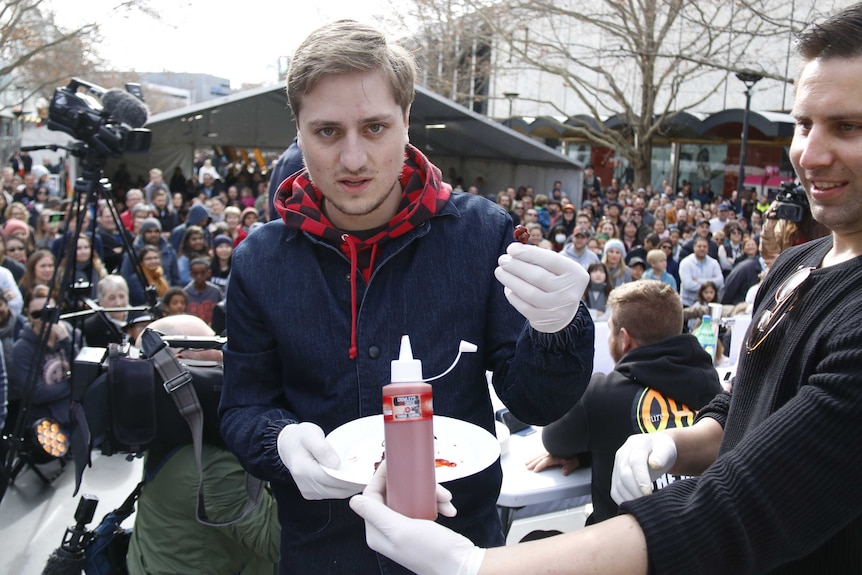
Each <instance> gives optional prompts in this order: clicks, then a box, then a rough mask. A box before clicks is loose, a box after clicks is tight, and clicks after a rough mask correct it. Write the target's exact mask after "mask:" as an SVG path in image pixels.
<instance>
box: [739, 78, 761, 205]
mask: <svg viewBox="0 0 862 575" xmlns="http://www.w3.org/2000/svg"><path fill="white" fill-rule="evenodd" d="M736 77H737V78H739V80H740V81H741V82H742V83H743V84H745V111H744V112H743V114H742V145H741V146H740V149H739V181H738V182H737V183H736V192H737V197H738V198H739V200H740V201H742V192H743V190H744V189H745V161H746V156H747V155H748V114H749V112H750V111H751V89H752V88H754V85H755V84H757V83H758V82H759V81H760V80H762V79H763V76H761V75H760V74H756V73H754V72H739V73H737V74H736Z"/></svg>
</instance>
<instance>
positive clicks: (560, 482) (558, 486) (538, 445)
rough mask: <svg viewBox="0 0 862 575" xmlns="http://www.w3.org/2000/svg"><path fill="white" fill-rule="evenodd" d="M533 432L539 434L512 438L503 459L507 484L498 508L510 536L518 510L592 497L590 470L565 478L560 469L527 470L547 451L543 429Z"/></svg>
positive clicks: (504, 530) (499, 498) (501, 493)
mask: <svg viewBox="0 0 862 575" xmlns="http://www.w3.org/2000/svg"><path fill="white" fill-rule="evenodd" d="M533 429H534V430H535V431H534V432H533V433H531V434H530V435H519V434H513V435H511V436H510V437H509V450H508V452H507V453H505V454H504V455H503V457H502V458H501V459H500V464H501V465H502V467H503V485H502V487H501V488H500V496H499V497H498V498H497V507H498V508H499V510H500V518H501V520H502V522H503V533H504V534H506V535H508V533H509V528H510V527H511V526H512V521H514V516H515V511H517V510H518V509H521V508H523V507H526V506H528V505H537V504H542V503H551V502H555V501H561V500H563V499H570V498H574V497H589V495H590V481H591V477H592V473H591V471H590V468H585V469H576V470H575V471H573V472H572V473H570V474H569V475H567V476H564V475H563V473H562V472H561V471H560V468H559V467H554V468H552V469H546V470H544V471H541V472H539V473H536V472H534V471H530V470H529V469H527V467H526V465H525V464H526V463H527V461H529V460H530V459H532V458H533V457H534V456H536V455H538V454H539V453H541V452H542V451H543V449H544V448H543V447H542V431H541V429H540V428H538V427H533Z"/></svg>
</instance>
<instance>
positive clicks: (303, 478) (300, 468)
mask: <svg viewBox="0 0 862 575" xmlns="http://www.w3.org/2000/svg"><path fill="white" fill-rule="evenodd" d="M277 445H278V455H279V457H281V460H282V462H284V466H285V467H287V469H288V471H290V474H291V476H293V480H294V481H295V482H296V486H297V487H299V492H300V493H301V494H302V496H303V497H304V498H306V499H312V500H314V499H344V498H345V497H350V496H351V495H355V494H356V493H357V492H358V491H359V490H360V489H361V488H362V486H360V485H357V484H355V483H348V482H346V481H342V480H340V479H336V478H335V477H332V476H331V475H329V474H328V473H326V472H325V471H324V470H323V469H322V468H321V465H325V466H326V467H331V468H333V469H338V468H339V467H341V459H339V457H338V453H336V452H335V449H333V448H332V446H331V445H330V444H329V442H328V441H326V437H325V436H324V435H323V430H322V429H321V428H320V427H319V426H318V425H315V424H314V423H311V422H308V421H304V422H302V423H294V424H291V425H286V426H284V429H282V430H281V431H280V432H279V433H278V440H277Z"/></svg>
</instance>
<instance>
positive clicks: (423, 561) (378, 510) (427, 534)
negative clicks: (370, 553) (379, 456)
mask: <svg viewBox="0 0 862 575" xmlns="http://www.w3.org/2000/svg"><path fill="white" fill-rule="evenodd" d="M385 499H386V462H385V461H384V462H383V463H381V464H380V467H378V468H377V472H376V473H375V474H374V477H373V478H372V479H371V481H370V482H369V483H368V486H367V487H366V488H365V491H363V492H362V495H357V496H355V497H353V498H352V499H351V500H350V507H351V508H352V509H353V510H354V511H355V512H356V514H357V515H359V516H360V517H362V518H363V519H365V539H366V541H367V542H368V546H369V547H370V548H372V549H374V550H375V551H377V552H378V553H381V554H383V555H386V556H387V557H389V558H390V559H392V560H393V561H395V562H396V563H400V564H401V565H403V566H404V567H407V568H408V569H410V570H411V571H413V572H414V573H417V574H418V575H477V574H478V573H479V567H481V565H482V559H483V558H484V557H485V550H484V549H480V548H479V547H476V546H475V545H473V542H472V541H470V540H469V539H467V538H466V537H464V536H463V535H459V534H458V533H455V532H454V531H451V530H449V529H447V528H445V527H443V526H442V525H440V524H438V523H434V522H433V521H428V520H427V519H410V518H409V517H405V516H404V515H401V514H400V513H397V512H395V511H392V510H391V509H389V508H388V507H386V504H385ZM451 499H452V494H451V493H449V491H447V490H446V489H444V488H443V487H441V486H440V485H438V486H437V511H438V513H440V514H441V515H446V516H447V517H454V516H455V507H454V506H452V503H451Z"/></svg>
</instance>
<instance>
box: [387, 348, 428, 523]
mask: <svg viewBox="0 0 862 575" xmlns="http://www.w3.org/2000/svg"><path fill="white" fill-rule="evenodd" d="M391 379H392V383H390V384H389V385H384V386H383V433H384V437H385V441H386V443H385V451H386V469H387V474H386V504H387V505H388V506H389V507H390V508H391V509H394V510H395V511H397V512H399V513H401V514H403V515H406V516H408V517H412V518H414V519H430V520H432V521H433V520H434V519H437V498H436V479H435V474H434V469H435V464H434V421H433V415H434V408H433V402H432V397H431V385H430V384H428V383H424V382H423V381H422V362H421V361H419V360H418V359H413V350H412V349H411V347H410V337H409V336H406V335H405V336H402V337H401V351H400V354H399V358H398V359H396V360H393V361H392V378H391Z"/></svg>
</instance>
